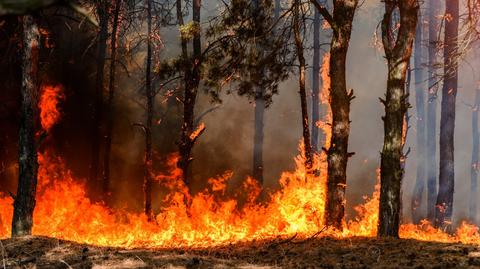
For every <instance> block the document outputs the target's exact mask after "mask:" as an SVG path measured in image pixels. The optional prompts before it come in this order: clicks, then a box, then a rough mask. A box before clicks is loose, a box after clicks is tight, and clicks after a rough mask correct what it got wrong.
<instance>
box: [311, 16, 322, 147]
mask: <svg viewBox="0 0 480 269" xmlns="http://www.w3.org/2000/svg"><path fill="white" fill-rule="evenodd" d="M321 24H322V20H321V16H320V12H318V10H316V9H315V17H314V19H313V69H312V151H313V152H314V153H319V151H320V147H321V145H323V143H322V141H320V129H319V128H318V126H317V122H318V121H319V120H320V102H321V100H320V94H321V90H322V89H321V86H320V65H321V61H322V60H321V56H320V55H321V52H320V29H321V26H322V25H321ZM321 140H323V139H321ZM319 145H320V146H319Z"/></svg>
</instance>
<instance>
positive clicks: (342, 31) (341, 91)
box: [310, 0, 358, 229]
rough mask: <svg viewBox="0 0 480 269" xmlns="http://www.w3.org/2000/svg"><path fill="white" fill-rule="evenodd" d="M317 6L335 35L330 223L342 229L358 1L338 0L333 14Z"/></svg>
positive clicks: (313, 0) (329, 157)
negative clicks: (350, 55)
mask: <svg viewBox="0 0 480 269" xmlns="http://www.w3.org/2000/svg"><path fill="white" fill-rule="evenodd" d="M310 2H311V3H312V4H314V5H315V7H316V8H317V10H318V11H319V12H320V14H322V16H323V18H324V19H325V20H327V22H328V23H329V24H330V26H331V28H332V31H333V35H332V40H331V44H330V72H329V75H330V78H331V85H330V107H331V110H332V137H331V140H330V148H329V149H328V150H327V163H328V169H327V201H326V223H327V225H329V226H333V227H335V228H338V229H341V228H342V225H343V219H344V216H345V187H346V183H347V162H348V158H349V157H350V155H351V153H349V152H348V136H349V134H350V102H351V100H352V98H353V91H347V82H346V74H345V73H346V71H345V67H346V61H347V52H348V46H349V43H350V36H351V33H352V22H353V18H354V15H355V10H356V8H357V5H358V0H338V1H334V3H333V16H332V15H330V13H329V12H328V11H327V9H326V8H325V7H324V6H322V5H320V4H319V3H318V2H317V1H316V0H311V1H310Z"/></svg>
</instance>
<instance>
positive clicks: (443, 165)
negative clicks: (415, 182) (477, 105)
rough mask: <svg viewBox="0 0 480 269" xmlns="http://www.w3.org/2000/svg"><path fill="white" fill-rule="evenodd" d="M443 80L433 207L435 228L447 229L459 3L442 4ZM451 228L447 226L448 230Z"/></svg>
mask: <svg viewBox="0 0 480 269" xmlns="http://www.w3.org/2000/svg"><path fill="white" fill-rule="evenodd" d="M445 14H448V15H449V19H447V20H445V37H444V38H445V39H444V54H443V57H444V61H445V63H444V80H443V89H442V106H441V115H440V173H439V180H438V184H439V185H438V196H437V203H436V205H435V226H436V227H444V228H445V227H446V226H447V225H448V224H449V223H450V222H451V219H452V212H453V193H454V187H455V164H454V132H455V102H456V97H457V88H458V59H457V57H458V56H457V52H458V40H457V38H458V18H459V1H458V0H449V1H446V3H445ZM449 227H450V226H449Z"/></svg>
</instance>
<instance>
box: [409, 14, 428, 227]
mask: <svg viewBox="0 0 480 269" xmlns="http://www.w3.org/2000/svg"><path fill="white" fill-rule="evenodd" d="M418 21H419V23H418V25H417V34H416V37H415V56H414V65H415V110H416V112H417V175H416V180H415V188H414V190H413V195H412V203H411V207H412V219H413V223H419V222H420V221H421V220H422V219H424V216H423V215H422V214H421V212H420V206H421V205H422V201H423V192H424V190H425V144H426V143H425V142H426V141H425V88H424V85H425V84H424V81H425V75H424V69H423V66H422V65H423V46H422V42H423V33H422V32H423V23H422V20H421V13H420V11H419V19H418Z"/></svg>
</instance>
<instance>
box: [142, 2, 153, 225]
mask: <svg viewBox="0 0 480 269" xmlns="http://www.w3.org/2000/svg"><path fill="white" fill-rule="evenodd" d="M146 1H147V67H146V77H145V97H146V98H147V120H146V123H145V164H144V165H145V168H144V169H145V170H144V182H143V191H144V199H145V215H147V217H148V218H149V220H152V219H153V214H152V123H153V98H154V94H153V91H152V73H151V68H152V2H153V0H146Z"/></svg>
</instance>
